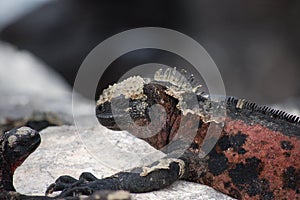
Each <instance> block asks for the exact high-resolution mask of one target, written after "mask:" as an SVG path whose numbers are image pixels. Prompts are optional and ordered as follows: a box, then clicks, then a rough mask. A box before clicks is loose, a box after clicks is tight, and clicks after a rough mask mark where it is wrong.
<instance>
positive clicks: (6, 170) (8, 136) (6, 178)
mask: <svg viewBox="0 0 300 200" xmlns="http://www.w3.org/2000/svg"><path fill="white" fill-rule="evenodd" d="M40 142H41V137H40V135H39V133H38V132H37V131H35V130H33V129H31V128H28V127H21V128H17V129H13V130H11V131H7V132H5V133H3V134H2V135H1V136H0V147H1V149H0V162H1V163H0V164H1V166H0V167H1V168H0V170H1V171H0V172H1V174H0V189H4V190H7V191H14V187H13V183H12V176H13V174H14V172H15V170H16V168H17V167H19V166H20V165H21V164H22V163H23V162H24V161H25V159H26V158H27V157H28V156H29V155H30V154H31V153H32V152H33V151H34V150H35V149H36V148H37V147H38V146H39V145H40Z"/></svg>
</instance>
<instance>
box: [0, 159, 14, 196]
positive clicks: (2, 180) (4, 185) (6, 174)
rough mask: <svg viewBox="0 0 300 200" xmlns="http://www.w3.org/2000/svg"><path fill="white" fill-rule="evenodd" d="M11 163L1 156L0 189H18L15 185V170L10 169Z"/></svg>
mask: <svg viewBox="0 0 300 200" xmlns="http://www.w3.org/2000/svg"><path fill="white" fill-rule="evenodd" d="M9 166H10V165H9V164H8V163H7V162H6V160H5V159H4V158H3V157H1V158H0V191H2V190H4V191H16V190H15V188H14V186H13V174H14V173H13V172H12V171H11V170H10V169H8V167H9Z"/></svg>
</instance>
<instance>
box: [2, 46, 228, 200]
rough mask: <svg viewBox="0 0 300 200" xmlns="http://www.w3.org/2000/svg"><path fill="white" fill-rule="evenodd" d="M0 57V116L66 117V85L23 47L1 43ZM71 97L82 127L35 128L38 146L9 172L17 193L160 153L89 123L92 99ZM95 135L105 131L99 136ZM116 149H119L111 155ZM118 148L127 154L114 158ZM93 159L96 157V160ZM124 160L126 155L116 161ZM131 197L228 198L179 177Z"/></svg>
mask: <svg viewBox="0 0 300 200" xmlns="http://www.w3.org/2000/svg"><path fill="white" fill-rule="evenodd" d="M0 61H1V62H0V92H1V98H0V121H1V120H3V119H4V118H6V117H10V118H20V117H24V116H28V115H31V114H32V112H33V111H52V112H55V113H58V114H60V115H61V114H63V115H68V116H69V117H70V116H72V91H71V88H69V87H68V86H67V84H65V83H64V81H63V80H62V79H61V78H60V77H59V76H58V75H57V74H55V73H54V72H53V71H51V70H49V69H48V68H47V66H45V65H44V64H43V63H42V62H41V61H39V60H37V59H36V58H34V57H33V56H32V55H31V54H30V53H28V52H25V51H18V50H17V49H15V48H14V47H12V46H10V45H8V44H5V43H1V42H0ZM78 98H80V97H78ZM77 102H80V103H79V104H78V105H76V107H77V109H76V111H77V113H76V114H77V117H76V120H79V121H80V122H81V124H84V125H85V128H86V129H85V130H82V129H81V130H82V131H79V134H77V131H76V127H75V126H62V127H49V128H47V129H45V130H43V131H41V137H42V143H41V146H40V147H39V148H38V149H37V150H36V151H35V152H34V153H33V154H32V155H30V156H29V158H28V159H27V160H26V161H25V162H24V163H23V165H22V166H21V167H19V168H18V169H17V171H16V174H15V176H14V184H15V187H16V189H17V191H18V192H21V193H23V194H28V195H29V194H39V195H43V194H44V192H45V190H46V187H47V186H48V185H49V184H51V183H53V182H54V181H55V179H56V178H57V177H59V176H61V175H63V174H68V175H71V176H74V177H79V175H80V174H81V173H82V172H84V171H88V172H92V173H94V174H95V175H97V177H98V178H101V177H106V176H109V175H112V174H114V173H116V172H118V171H120V170H121V169H129V168H131V167H137V166H140V165H142V164H144V163H149V162H150V161H151V160H149V159H148V160H147V157H142V159H134V157H130V153H131V152H134V153H135V152H140V153H141V155H143V152H151V153H153V154H151V156H150V157H151V158H152V159H155V158H158V157H161V156H163V155H162V154H161V153H159V152H158V151H156V150H155V149H153V148H152V147H151V146H149V145H148V144H147V143H145V142H143V141H142V140H139V139H137V138H135V137H133V136H131V135H130V134H128V133H127V132H113V131H110V130H108V129H106V128H104V127H102V126H96V127H94V128H93V125H95V124H93V123H92V124H90V122H89V121H87V120H86V119H89V117H90V115H91V113H89V112H90V111H91V110H93V108H91V105H93V103H92V104H91V102H88V101H87V100H84V99H81V100H80V101H77ZM92 114H93V113H92ZM87 116H88V117H87ZM99 134H102V136H105V137H104V139H103V137H100V136H101V135H99ZM79 135H80V136H81V139H83V142H82V140H81V139H80V138H79ZM85 136H86V137H85ZM96 136H98V137H96ZM89 142H90V143H89ZM112 146H116V147H118V148H117V149H114V148H112ZM87 147H88V148H87ZM97 147H98V149H97ZM118 152H119V153H120V152H121V153H120V154H119V155H117V154H116V153H118ZM124 152H126V154H125V156H126V155H127V156H128V155H129V157H125V158H122V157H120V156H122V155H124ZM128 153H129V154H128ZM116 156H119V157H117V158H116ZM155 156H157V157H155ZM137 158H140V157H137ZM143 158H144V159H143ZM99 159H102V160H101V162H100V161H99ZM126 159H129V160H127V162H120V161H122V160H123V161H124V160H126ZM114 164H117V165H118V166H116V165H114ZM133 197H134V198H135V199H147V200H148V199H158V200H160V199H187V200H188V199H231V198H230V197H227V196H225V195H223V194H221V193H219V192H216V191H215V190H214V189H212V188H210V187H207V186H204V185H201V184H196V183H190V182H185V181H178V182H177V183H175V184H173V185H172V186H171V187H169V188H166V189H164V190H161V191H155V192H150V193H144V194H133Z"/></svg>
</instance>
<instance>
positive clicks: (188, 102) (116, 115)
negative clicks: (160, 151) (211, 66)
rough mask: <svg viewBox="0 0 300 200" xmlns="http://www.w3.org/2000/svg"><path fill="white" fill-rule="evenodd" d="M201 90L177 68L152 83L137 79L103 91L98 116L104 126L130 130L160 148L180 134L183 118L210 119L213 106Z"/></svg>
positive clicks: (128, 80)
mask: <svg viewBox="0 0 300 200" xmlns="http://www.w3.org/2000/svg"><path fill="white" fill-rule="evenodd" d="M199 88H200V86H199V85H196V86H192V84H191V80H189V78H186V77H185V76H184V75H182V74H181V73H179V72H178V71H176V69H175V68H168V69H166V70H165V71H163V70H158V71H157V72H156V73H155V75H154V78H153V79H152V80H150V79H144V78H142V77H140V76H133V77H130V78H128V79H126V80H124V81H122V82H120V83H117V84H114V85H112V86H109V87H108V88H107V89H105V90H104V91H103V93H102V95H101V96H100V98H99V100H98V101H97V106H96V115H97V118H98V120H99V122H100V123H101V124H102V125H103V126H106V127H107V128H109V129H112V130H127V131H129V132H130V133H132V134H134V135H135V136H137V137H139V138H143V139H145V140H146V141H147V142H149V143H150V144H151V145H152V146H154V147H156V148H160V147H162V146H164V145H165V144H167V143H168V141H170V140H171V139H172V137H174V135H175V134H176V131H177V129H178V127H179V124H180V120H181V115H189V114H191V115H196V116H197V117H200V118H202V119H203V120H205V119H206V117H207V116H206V115H205V114H203V113H205V112H203V111H204V110H205V109H206V106H208V107H209V105H208V104H207V105H206V99H205V98H204V97H203V96H202V95H201V93H199V91H198V90H199ZM199 105H200V106H199ZM197 119H198V118H197Z"/></svg>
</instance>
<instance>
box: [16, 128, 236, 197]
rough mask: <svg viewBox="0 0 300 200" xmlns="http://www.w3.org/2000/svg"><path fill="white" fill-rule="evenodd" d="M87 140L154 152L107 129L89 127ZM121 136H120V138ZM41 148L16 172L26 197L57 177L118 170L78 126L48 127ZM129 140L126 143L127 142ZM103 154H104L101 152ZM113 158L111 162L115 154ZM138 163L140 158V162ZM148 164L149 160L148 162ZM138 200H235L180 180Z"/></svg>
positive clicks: (147, 146)
mask: <svg viewBox="0 0 300 200" xmlns="http://www.w3.org/2000/svg"><path fill="white" fill-rule="evenodd" d="M100 132H102V134H106V135H107V136H106V139H107V141H108V142H107V141H106V140H102V139H101V138H98V139H97V138H96V139H95V138H94V134H99V133H100ZM84 134H86V139H88V140H91V141H94V143H97V144H98V145H99V146H101V145H102V146H103V147H106V148H111V145H112V144H113V143H115V142H117V143H118V144H119V145H118V146H119V147H120V151H125V152H126V151H132V152H140V151H142V152H154V151H156V150H154V149H153V148H152V147H151V146H149V145H148V144H146V143H145V142H143V141H142V140H139V139H136V138H135V137H134V136H132V135H130V134H128V133H126V132H119V133H117V134H116V132H113V131H110V130H108V129H106V128H104V127H101V126H99V127H97V128H90V129H87V130H86V131H85V133H84ZM120 135H121V136H120ZM41 137H42V143H41V146H40V147H39V148H38V149H37V150H36V151H35V152H34V153H33V154H32V155H30V157H29V158H28V159H27V160H26V161H25V162H24V163H23V165H22V166H21V167H19V168H18V169H17V171H16V173H15V178H14V185H15V187H16V189H17V191H19V192H21V193H24V194H43V193H44V192H45V190H46V187H47V186H49V184H51V183H53V182H54V181H55V179H56V178H57V177H59V176H60V175H63V174H68V175H71V176H74V177H79V175H80V174H81V173H82V172H85V171H87V172H92V173H93V174H95V175H96V176H97V177H98V178H102V177H106V176H110V175H112V174H114V173H117V172H118V170H116V169H114V168H112V167H109V166H107V164H105V163H103V162H100V161H99V159H96V158H95V153H97V152H91V151H88V150H90V148H89V146H86V145H85V144H84V143H83V142H82V141H81V139H80V137H79V135H78V134H76V127H75V126H62V127H48V128H47V129H45V130H43V131H41ZM124 138H126V141H124ZM99 153H101V152H99ZM105 156H110V157H109V159H111V160H112V161H113V160H114V159H116V158H114V155H105V154H104V155H103V156H102V157H103V159H104V160H105V159H107V158H105ZM97 157H98V156H97ZM137 160H138V159H137ZM145 162H146V163H147V160H146V161H145ZM130 163H131V166H128V167H134V166H138V165H141V163H139V162H138V161H136V162H134V161H131V162H130ZM132 196H133V197H134V198H135V199H145V200H146V199H158V200H160V199H161V200H163V199H224V200H225V199H232V198H230V197H228V196H226V195H223V194H221V193H219V192H217V191H215V190H214V189H212V188H210V187H208V186H205V185H201V184H196V183H191V182H186V181H178V182H176V183H174V184H173V185H172V186H170V187H168V188H166V189H163V190H160V191H155V192H150V193H143V194H132Z"/></svg>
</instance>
